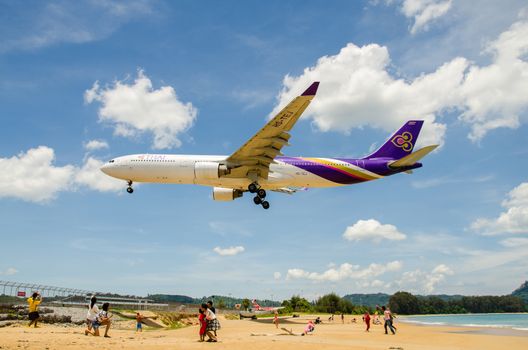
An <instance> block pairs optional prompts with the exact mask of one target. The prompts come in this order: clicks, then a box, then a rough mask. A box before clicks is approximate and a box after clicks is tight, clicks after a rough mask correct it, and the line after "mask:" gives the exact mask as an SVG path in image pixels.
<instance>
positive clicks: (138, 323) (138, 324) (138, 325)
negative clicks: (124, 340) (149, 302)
mask: <svg viewBox="0 0 528 350" xmlns="http://www.w3.org/2000/svg"><path fill="white" fill-rule="evenodd" d="M142 320H143V315H142V314H140V313H139V312H137V313H136V332H140V333H141V332H143V325H142V324H141V321H142Z"/></svg>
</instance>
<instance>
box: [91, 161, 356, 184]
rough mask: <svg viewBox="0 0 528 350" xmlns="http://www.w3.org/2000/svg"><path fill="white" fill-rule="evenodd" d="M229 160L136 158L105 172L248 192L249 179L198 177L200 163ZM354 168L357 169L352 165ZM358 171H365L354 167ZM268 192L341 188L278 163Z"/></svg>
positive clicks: (265, 181)
mask: <svg viewBox="0 0 528 350" xmlns="http://www.w3.org/2000/svg"><path fill="white" fill-rule="evenodd" d="M226 158H227V156H208V155H172V154H136V155H129V156H123V157H118V158H115V159H112V160H110V161H109V162H107V163H106V164H105V165H103V167H101V170H102V171H103V172H104V173H106V174H107V175H110V176H112V177H115V178H118V179H123V180H126V181H132V182H152V183H172V184H196V185H204V186H215V187H225V188H234V189H241V190H245V189H247V186H248V185H249V184H250V183H251V182H252V181H251V180H250V179H249V178H231V177H219V178H204V177H202V176H200V175H199V174H197V172H196V164H197V163H207V164H212V163H221V162H225V160H226ZM348 166H350V167H354V166H353V165H351V164H348ZM354 168H356V170H359V169H361V170H364V169H362V168H360V167H354ZM259 185H260V186H261V187H262V188H264V189H278V188H283V187H332V186H341V184H339V183H336V182H333V181H329V180H326V179H324V178H322V177H320V176H317V175H315V174H313V173H311V172H309V171H305V170H304V169H302V168H299V167H296V166H293V165H290V164H286V163H284V162H281V161H280V160H276V163H275V164H271V165H270V171H269V175H268V178H267V179H259Z"/></svg>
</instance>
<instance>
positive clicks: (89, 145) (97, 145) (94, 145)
mask: <svg viewBox="0 0 528 350" xmlns="http://www.w3.org/2000/svg"><path fill="white" fill-rule="evenodd" d="M105 148H108V142H106V141H104V140H90V141H88V142H86V143H85V144H84V149H85V150H87V151H97V150H100V149H105Z"/></svg>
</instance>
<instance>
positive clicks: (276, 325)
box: [273, 310, 279, 329]
mask: <svg viewBox="0 0 528 350" xmlns="http://www.w3.org/2000/svg"><path fill="white" fill-rule="evenodd" d="M273 323H274V324H275V328H277V329H279V313H278V312H277V310H275V314H274V315H273Z"/></svg>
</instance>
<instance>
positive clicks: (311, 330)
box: [301, 320, 315, 335]
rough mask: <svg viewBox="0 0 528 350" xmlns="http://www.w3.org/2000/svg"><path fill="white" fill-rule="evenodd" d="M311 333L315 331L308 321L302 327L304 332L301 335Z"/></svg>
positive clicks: (310, 321)
mask: <svg viewBox="0 0 528 350" xmlns="http://www.w3.org/2000/svg"><path fill="white" fill-rule="evenodd" d="M313 331H315V326H314V324H313V322H312V320H309V321H308V324H307V325H306V327H304V332H303V333H302V334H301V335H307V334H308V333H312V332H313Z"/></svg>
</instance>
